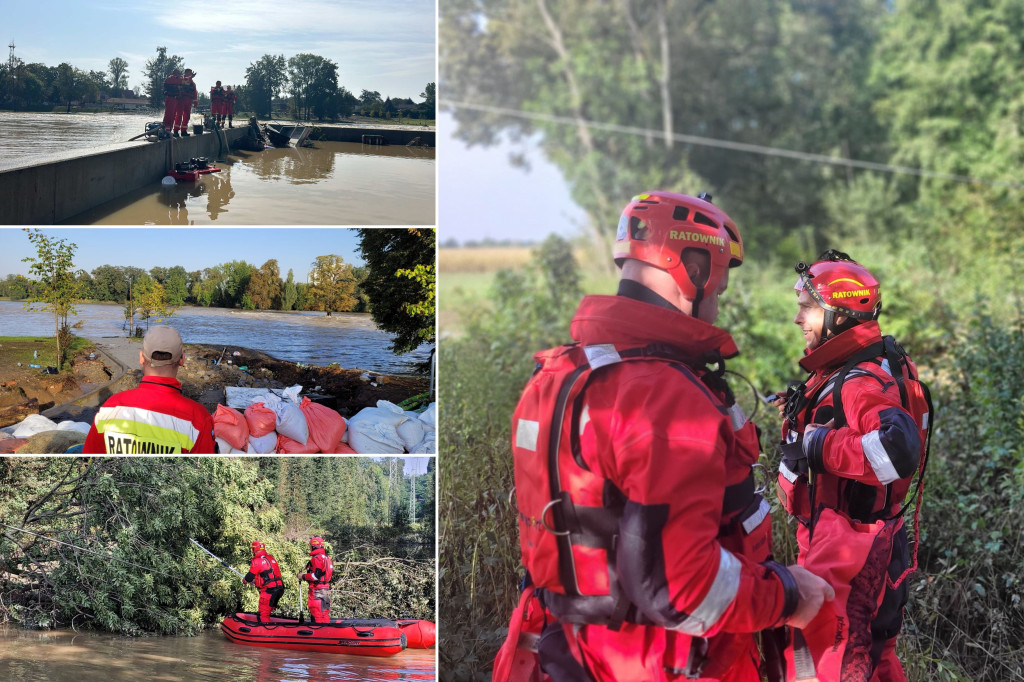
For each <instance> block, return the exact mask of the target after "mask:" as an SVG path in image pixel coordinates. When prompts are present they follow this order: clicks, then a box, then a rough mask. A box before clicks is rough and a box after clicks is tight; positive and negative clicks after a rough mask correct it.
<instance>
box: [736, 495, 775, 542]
mask: <svg viewBox="0 0 1024 682" xmlns="http://www.w3.org/2000/svg"><path fill="white" fill-rule="evenodd" d="M771 510H772V506H771V505H770V504H768V500H766V499H764V498H763V497H762V498H761V504H760V505H759V506H758V508H757V511H756V512H754V513H753V514H751V515H750V516H748V517H747V518H746V519H744V521H743V524H742V525H743V532H745V533H746V534H747V535H750V534H751V533H753V532H754V529H755V528H757V527H758V526H760V525H761V522H762V521H764V520H765V518H767V516H768V513H769V512H770V511H771Z"/></svg>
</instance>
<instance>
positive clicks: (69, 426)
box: [57, 421, 92, 436]
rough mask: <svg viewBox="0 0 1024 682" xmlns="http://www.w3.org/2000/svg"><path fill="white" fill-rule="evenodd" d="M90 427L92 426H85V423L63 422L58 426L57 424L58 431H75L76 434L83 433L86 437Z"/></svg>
mask: <svg viewBox="0 0 1024 682" xmlns="http://www.w3.org/2000/svg"><path fill="white" fill-rule="evenodd" d="M91 427H92V424H87V423H86V422H73V421H63V422H61V423H60V424H57V430H58V431H77V432H78V433H84V434H85V435H87V436H88V435H89V429H90V428H91Z"/></svg>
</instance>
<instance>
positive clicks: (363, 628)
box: [220, 613, 406, 656]
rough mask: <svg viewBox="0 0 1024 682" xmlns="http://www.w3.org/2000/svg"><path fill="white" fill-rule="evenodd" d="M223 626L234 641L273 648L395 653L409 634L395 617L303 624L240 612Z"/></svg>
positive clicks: (332, 652)
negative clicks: (262, 620) (262, 617)
mask: <svg viewBox="0 0 1024 682" xmlns="http://www.w3.org/2000/svg"><path fill="white" fill-rule="evenodd" d="M220 629H221V630H222V631H223V632H224V636H225V637H227V638H228V639H229V640H231V641H232V642H236V643H238V644H248V645H249V646H263V647H270V648H272V649H295V650H297V651H319V652H322V653H327V654H354V655H357V656H394V655H395V654H397V653H400V652H401V651H402V650H403V649H405V648H406V637H405V635H404V634H403V633H402V631H401V630H400V629H399V627H398V624H397V623H396V622H395V621H393V620H377V619H352V620H333V621H331V622H330V623H300V622H298V621H296V620H291V619H289V618H273V617H271V618H270V621H269V622H257V620H256V614H254V613H236V614H233V615H231V616H228V617H227V618H225V619H224V620H223V621H222V622H221V624H220Z"/></svg>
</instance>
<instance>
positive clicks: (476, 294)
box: [437, 246, 616, 336]
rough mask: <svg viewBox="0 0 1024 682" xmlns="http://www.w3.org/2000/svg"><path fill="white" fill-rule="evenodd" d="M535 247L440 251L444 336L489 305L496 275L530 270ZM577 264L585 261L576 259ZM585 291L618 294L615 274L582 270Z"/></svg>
mask: <svg viewBox="0 0 1024 682" xmlns="http://www.w3.org/2000/svg"><path fill="white" fill-rule="evenodd" d="M534 248H535V247H529V246H506V247H502V246H487V247H479V248H476V247H474V248H441V249H439V250H438V263H439V268H438V271H439V273H440V276H439V277H438V288H437V303H438V308H437V324H438V329H439V331H440V334H441V335H442V336H446V335H447V336H458V335H460V334H461V333H462V320H463V316H464V314H465V311H466V310H468V309H469V308H472V307H475V306H481V305H487V298H488V295H489V293H490V291H491V284H492V282H493V281H494V275H495V273H497V272H498V271H499V270H503V269H511V270H521V269H523V268H525V267H527V266H528V264H529V262H530V259H531V257H532V253H533V250H534ZM576 258H577V261H580V262H585V261H582V260H581V258H580V255H579V254H577V255H576ZM581 271H582V274H583V283H582V286H583V291H585V292H587V293H596V294H610V293H614V292H615V286H616V277H615V275H614V273H612V272H598V271H595V270H593V269H591V268H587V267H582V268H581Z"/></svg>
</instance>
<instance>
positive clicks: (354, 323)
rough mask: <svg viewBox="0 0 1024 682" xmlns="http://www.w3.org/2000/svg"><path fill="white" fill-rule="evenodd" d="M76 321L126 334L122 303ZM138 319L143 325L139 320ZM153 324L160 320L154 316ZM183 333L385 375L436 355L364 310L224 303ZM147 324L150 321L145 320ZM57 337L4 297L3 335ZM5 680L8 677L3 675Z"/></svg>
mask: <svg viewBox="0 0 1024 682" xmlns="http://www.w3.org/2000/svg"><path fill="white" fill-rule="evenodd" d="M78 311H79V312H78V315H77V316H75V317H73V318H71V319H72V320H73V322H71V324H74V323H77V322H81V323H82V324H81V326H79V327H77V328H76V329H75V330H74V331H75V333H76V334H77V335H78V336H84V337H87V338H91V339H102V338H104V337H115V336H124V331H123V330H122V328H121V325H122V323H123V322H124V316H123V312H122V307H121V306H119V305H100V304H94V303H91V304H90V303H87V304H81V305H79V306H78ZM136 324H139V323H138V322H137V323H136ZM151 324H157V322H156V321H155V320H154V321H152V322H151ZM164 324H170V325H172V326H173V327H175V328H177V329H178V331H179V332H181V336H182V338H183V339H184V341H185V343H212V344H225V345H228V344H230V345H235V346H245V347H247V348H253V349H255V350H260V351H263V352H264V353H267V354H269V355H272V356H274V357H276V358H278V359H281V360H290V361H292V362H304V363H308V364H314V365H327V364H330V363H332V362H337V363H338V364H339V365H341V367H343V368H345V369H366V370H370V371H373V372H380V373H382V374H411V373H412V372H413V365H414V364H416V363H421V362H424V361H426V360H429V359H430V349H429V348H428V347H427V346H420V348H418V349H417V350H415V351H413V352H411V353H407V354H405V355H402V356H399V355H395V354H394V353H390V352H388V350H387V345H388V344H390V343H391V335H390V334H388V333H386V332H382V331H381V330H379V329H378V328H377V326H376V325H375V324H374V322H373V319H372V318H371V317H370V316H369V315H368V314H364V313H334V314H333V315H331V316H330V317H327V316H326V315H325V314H324V313H313V312H287V313H281V312H265V311H264V312H256V311H241V310H227V309H224V308H195V307H185V308H180V309H178V311H177V312H176V313H175V314H174V316H173V317H169V318H165V322H164ZM141 325H142V327H143V329H145V322H143V323H141ZM34 335H40V336H53V316H52V315H51V314H48V313H42V312H27V311H26V310H25V306H24V304H22V303H19V302H15V301H0V336H34ZM0 679H4V678H3V677H0Z"/></svg>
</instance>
